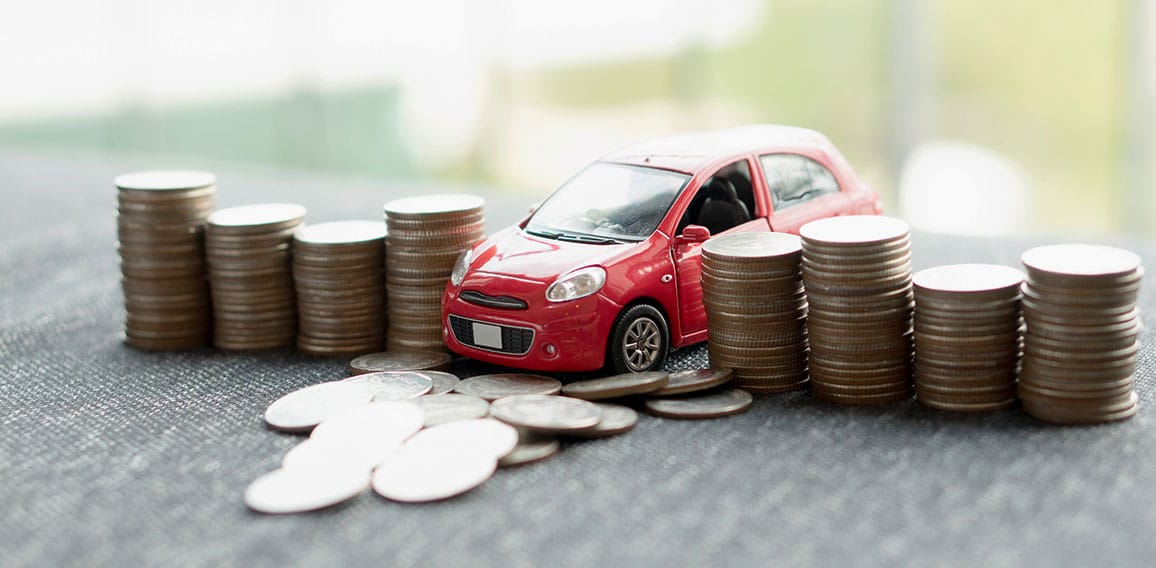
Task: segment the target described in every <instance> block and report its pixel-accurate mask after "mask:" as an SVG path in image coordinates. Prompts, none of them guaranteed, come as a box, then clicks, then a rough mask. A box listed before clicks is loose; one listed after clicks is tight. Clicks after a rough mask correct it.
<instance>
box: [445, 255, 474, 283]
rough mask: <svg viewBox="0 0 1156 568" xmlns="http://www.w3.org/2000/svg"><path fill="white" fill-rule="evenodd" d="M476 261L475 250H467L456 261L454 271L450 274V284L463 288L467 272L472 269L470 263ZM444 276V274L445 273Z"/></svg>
mask: <svg viewBox="0 0 1156 568" xmlns="http://www.w3.org/2000/svg"><path fill="white" fill-rule="evenodd" d="M473 259H474V249H466V250H465V251H464V252H462V254H461V255H459V256H458V259H457V260H456V261H454V269H453V271H452V272H450V284H453V285H454V286H461V285H462V280H465V279H466V271H467V270H469V269H470V261H471V260H473ZM443 274H444V273H443Z"/></svg>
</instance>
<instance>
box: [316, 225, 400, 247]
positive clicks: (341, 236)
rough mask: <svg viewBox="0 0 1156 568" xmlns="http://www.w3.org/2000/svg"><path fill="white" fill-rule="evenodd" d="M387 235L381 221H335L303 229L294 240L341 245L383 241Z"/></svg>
mask: <svg viewBox="0 0 1156 568" xmlns="http://www.w3.org/2000/svg"><path fill="white" fill-rule="evenodd" d="M385 233H386V231H385V223H382V222H381V221H334V222H332V223H318V224H316V225H307V226H304V227H301V228H300V229H297V232H296V234H295V236H294V238H295V239H296V240H298V241H300V242H302V243H305V244H321V245H340V244H352V243H362V242H367V241H377V240H382V239H384V238H385Z"/></svg>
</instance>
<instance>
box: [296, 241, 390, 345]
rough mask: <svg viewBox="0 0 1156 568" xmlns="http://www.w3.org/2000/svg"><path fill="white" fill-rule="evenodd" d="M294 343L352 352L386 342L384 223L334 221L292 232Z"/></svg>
mask: <svg viewBox="0 0 1156 568" xmlns="http://www.w3.org/2000/svg"><path fill="white" fill-rule="evenodd" d="M293 283H294V285H295V287H296V290H297V317H298V330H297V348H298V349H300V350H301V351H303V352H305V353H308V354H310V355H319V356H333V355H357V354H361V353H370V352H374V351H380V350H381V349H382V347H383V346H384V344H385V224H384V223H382V222H381V221H337V222H333V223H321V224H318V225H309V226H305V227H301V228H299V229H298V230H297V233H296V235H294V237H293Z"/></svg>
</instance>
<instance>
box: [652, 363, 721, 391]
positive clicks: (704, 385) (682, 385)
mask: <svg viewBox="0 0 1156 568" xmlns="http://www.w3.org/2000/svg"><path fill="white" fill-rule="evenodd" d="M731 376H732V373H731V370H730V369H690V370H687V371H678V372H675V373H671V374H670V380H668V381H667V383H666V386H665V387H662V388H661V389H658V390H656V391H654V392H653V393H650V394H651V395H653V396H671V395H676V394H686V393H691V392H698V391H704V390H710V389H713V388H714V387H717V386H719V385H724V384H726V383H728V382H730V380H731Z"/></svg>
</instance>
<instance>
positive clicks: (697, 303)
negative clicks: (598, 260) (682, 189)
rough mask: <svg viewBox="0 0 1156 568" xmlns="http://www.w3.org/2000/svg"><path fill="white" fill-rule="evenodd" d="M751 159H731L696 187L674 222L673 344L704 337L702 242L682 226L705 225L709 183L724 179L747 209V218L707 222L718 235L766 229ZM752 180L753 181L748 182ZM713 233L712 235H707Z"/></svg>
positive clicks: (691, 341) (672, 251)
mask: <svg viewBox="0 0 1156 568" xmlns="http://www.w3.org/2000/svg"><path fill="white" fill-rule="evenodd" d="M752 162H753V160H751V159H741V160H736V161H734V162H731V163H730V164H727V165H725V166H723V167H721V168H719V169H718V170H716V171H715V172H714V173H713V174H711V175H710V177H708V178H706V179H705V180H704V182H703V183H702V184H701V185H700V186H699V187H698V189H697V190H696V195H695V197H694V199H692V200H691V201H690V205H689V206H688V207H687V209H686V212H685V213H684V214H683V218H682V219H681V220H680V222H679V224H678V234H677V235H676V237H675V238H674V239H673V241H672V242H673V245H672V250H671V255H672V257H673V259H674V264H675V278H676V279H677V286H676V288H677V290H678V311H679V327H678V330H677V331H678V335H679V336H680V340H678V341H677V345H680V346H681V345H686V344H689V343H695V342H698V341H703V340H705V339H706V328H707V325H706V323H707V322H706V310H705V309H704V308H703V305H702V283H701V276H702V243H703V241H704V240H705V239H701V238H687V236H686V235H685V234H684V233H685V228H686V227H688V226H691V225H697V226H700V227H702V226H705V225H704V224H703V223H705V222H706V220H705V219H702V218H701V217H700V216H701V215H703V214H704V212H703V209H702V207H701V206H702V205H705V204H707V203H709V200H708V199H707V193H709V192H710V191H711V184H712V182H713V181H714V180H715V179H716V178H723V179H726V180H728V181H729V182H730V183H731V185H733V186H735V191H736V194H737V196H738V199H739V200H740V201H742V202H743V204H744V205H745V206H746V207H747V209H748V218H747V219H745V220H743V219H741V218H738V219H735V220H734V222H733V223H725V222H724V223H722V224H719V223H718V222H717V219H715V220H713V221H712V222H710V223H708V224H712V225H715V227H716V229H718V228H722V227H725V228H722V230H721V231H719V233H718V234H729V233H740V232H748V231H767V230H769V227H768V226H767V222H766V220H765V216H766V211H767V203H765V200H764V199H763V198H762V197H761V196H758V195H757V191H758V189H757V187H756V186H757V185H758V184H757V180H755V179H754V178H752V173H753V172H755V171H757V170H756V169H755V168H754V164H753V163H752ZM752 182H756V183H752ZM711 236H714V235H711Z"/></svg>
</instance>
